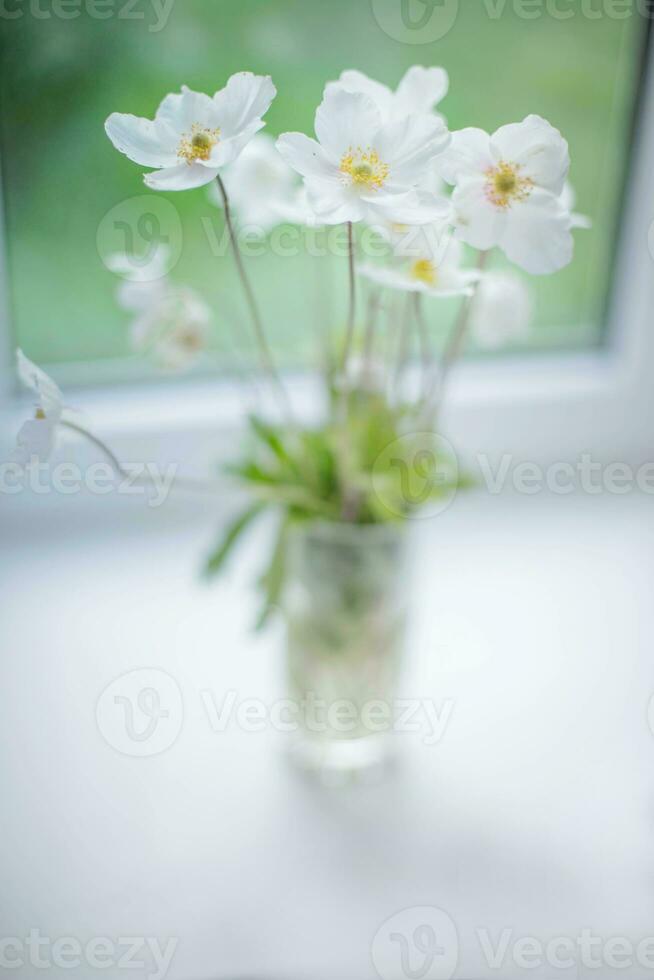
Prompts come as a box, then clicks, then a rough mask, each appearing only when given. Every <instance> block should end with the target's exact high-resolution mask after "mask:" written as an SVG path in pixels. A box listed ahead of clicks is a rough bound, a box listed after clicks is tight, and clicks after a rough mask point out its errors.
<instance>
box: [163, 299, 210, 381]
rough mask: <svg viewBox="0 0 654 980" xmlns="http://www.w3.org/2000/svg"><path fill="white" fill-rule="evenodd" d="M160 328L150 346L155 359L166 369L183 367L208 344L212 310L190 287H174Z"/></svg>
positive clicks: (200, 353) (175, 369) (203, 351)
mask: <svg viewBox="0 0 654 980" xmlns="http://www.w3.org/2000/svg"><path fill="white" fill-rule="evenodd" d="M161 313H162V315H163V317H164V319H163V320H162V322H161V323H160V332H159V334H158V336H157V337H156V338H155V340H154V343H153V346H152V354H153V356H154V358H155V360H156V362H157V363H158V364H159V365H160V367H162V368H163V369H164V370H166V371H184V370H186V369H188V368H189V367H191V366H192V365H193V364H194V363H195V362H196V361H197V360H198V359H199V358H200V357H201V356H202V354H204V353H205V352H206V350H207V348H208V345H209V340H210V338H211V331H210V324H211V310H210V309H209V307H208V306H207V304H206V303H205V302H204V300H202V299H201V298H200V297H199V296H198V295H197V294H196V293H194V292H193V291H192V290H190V289H176V290H175V291H174V292H173V293H171V295H170V296H169V297H168V300H167V303H166V308H164V309H162V310H161Z"/></svg>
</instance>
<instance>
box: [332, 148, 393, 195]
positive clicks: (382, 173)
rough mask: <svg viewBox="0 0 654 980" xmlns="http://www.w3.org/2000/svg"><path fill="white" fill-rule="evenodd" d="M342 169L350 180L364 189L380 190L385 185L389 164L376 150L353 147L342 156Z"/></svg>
mask: <svg viewBox="0 0 654 980" xmlns="http://www.w3.org/2000/svg"><path fill="white" fill-rule="evenodd" d="M340 171H341V173H342V174H343V175H344V177H346V178H349V182H350V183H351V184H353V185H354V186H355V187H360V188H361V189H362V190H368V191H378V190H379V188H380V187H383V186H384V181H385V180H386V178H387V177H388V174H389V166H388V164H387V163H384V162H383V160H380V159H379V154H378V153H377V151H376V150H371V149H367V150H362V149H361V147H357V149H356V150H353V149H352V148H351V147H350V149H349V150H348V151H347V153H344V154H343V156H342V158H341V165H340Z"/></svg>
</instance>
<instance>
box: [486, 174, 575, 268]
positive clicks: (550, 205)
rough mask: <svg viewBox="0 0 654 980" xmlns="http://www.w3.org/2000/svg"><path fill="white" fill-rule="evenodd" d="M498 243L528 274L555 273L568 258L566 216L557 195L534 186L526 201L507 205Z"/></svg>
mask: <svg viewBox="0 0 654 980" xmlns="http://www.w3.org/2000/svg"><path fill="white" fill-rule="evenodd" d="M498 244H499V245H500V247H501V248H502V249H503V251H504V252H505V253H506V255H507V257H508V258H509V259H511V261H512V262H515V264H516V265H518V266H520V268H521V269H525V271H526V272H530V273H532V275H547V274H549V273H551V272H557V271H558V270H559V269H562V268H563V267H564V266H566V265H568V264H569V263H570V262H571V261H572V254H573V250H574V243H573V239H572V234H571V231H570V215H569V214H568V212H567V211H566V210H565V209H564V208H563V207H562V206H561V203H560V201H559V199H558V197H555V196H554V195H553V194H550V193H549V191H544V190H540V189H539V188H535V189H534V190H533V191H532V192H531V194H530V195H529V198H528V199H527V200H526V201H524V202H523V203H521V204H520V205H517V206H515V207H513V208H511V212H510V220H508V221H507V222H506V225H505V227H504V230H503V233H502V235H501V236H500V240H499V242H498Z"/></svg>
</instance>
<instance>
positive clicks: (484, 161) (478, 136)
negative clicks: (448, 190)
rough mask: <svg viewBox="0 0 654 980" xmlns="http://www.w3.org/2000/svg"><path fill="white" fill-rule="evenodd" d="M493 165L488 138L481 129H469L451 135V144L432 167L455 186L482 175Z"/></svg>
mask: <svg viewBox="0 0 654 980" xmlns="http://www.w3.org/2000/svg"><path fill="white" fill-rule="evenodd" d="M494 163H495V160H494V159H493V156H492V153H491V147H490V136H489V135H488V133H486V132H484V130H483V129H475V128H473V127H470V128H468V129H459V130H457V131H456V132H454V133H452V142H451V143H450V145H449V146H448V147H447V149H446V150H445V152H444V153H441V154H440V155H439V156H438V157H437V158H436V160H435V161H434V167H435V169H436V171H437V172H438V173H439V174H440V176H441V177H442V178H443V180H445V181H447V183H448V184H457V183H458V182H459V181H461V180H464V179H465V178H467V177H474V176H478V175H479V174H482V173H484V172H485V171H486V170H487V169H488V168H489V167H492V166H493V165H494Z"/></svg>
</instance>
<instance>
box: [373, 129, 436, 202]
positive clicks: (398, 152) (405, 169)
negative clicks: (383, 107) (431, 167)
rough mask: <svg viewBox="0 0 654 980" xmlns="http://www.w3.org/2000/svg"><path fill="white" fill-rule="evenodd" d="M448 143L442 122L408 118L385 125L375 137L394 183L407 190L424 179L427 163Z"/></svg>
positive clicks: (379, 151) (376, 145) (380, 154)
mask: <svg viewBox="0 0 654 980" xmlns="http://www.w3.org/2000/svg"><path fill="white" fill-rule="evenodd" d="M449 142H450V134H449V132H448V131H447V129H446V127H445V126H444V125H443V123H442V122H441V120H440V119H436V117H434V118H431V117H429V116H408V117H407V118H406V119H403V120H402V121H401V122H395V123H390V124H388V125H386V126H384V127H383V129H381V130H380V131H379V133H378V134H377V135H376V137H375V149H376V150H377V152H378V154H379V156H380V158H381V159H382V160H383V161H384V162H385V163H387V164H388V165H389V166H390V171H391V180H392V181H394V182H395V183H397V184H400V185H403V186H404V187H407V186H414V185H416V184H417V183H418V182H419V181H420V180H421V179H424V178H425V176H426V172H427V166H428V164H429V163H431V161H432V160H433V159H434V157H435V156H436V155H437V154H438V153H441V152H442V151H443V150H444V149H445V148H446V147H447V146H448V144H449Z"/></svg>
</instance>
